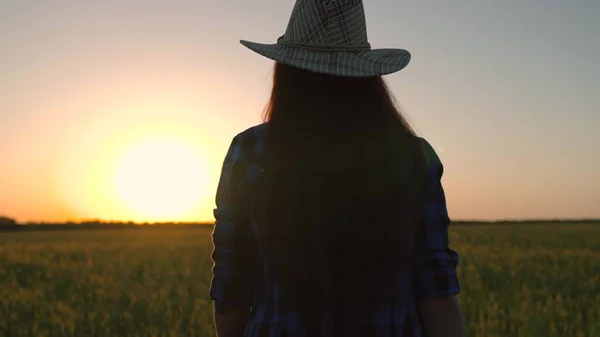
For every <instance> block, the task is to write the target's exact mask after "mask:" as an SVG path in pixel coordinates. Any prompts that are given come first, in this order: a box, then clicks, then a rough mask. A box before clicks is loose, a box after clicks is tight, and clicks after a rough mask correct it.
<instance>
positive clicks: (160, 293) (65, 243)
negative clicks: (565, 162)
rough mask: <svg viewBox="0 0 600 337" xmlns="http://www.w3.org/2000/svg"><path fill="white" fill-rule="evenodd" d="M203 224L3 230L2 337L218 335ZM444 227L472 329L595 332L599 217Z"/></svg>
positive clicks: (599, 311) (488, 332) (599, 294)
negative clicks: (584, 220) (590, 220)
mask: <svg viewBox="0 0 600 337" xmlns="http://www.w3.org/2000/svg"><path fill="white" fill-rule="evenodd" d="M210 231H211V229H210V228H205V227H194V228H192V227H174V228H129V229H114V230H67V231H61V230H55V231H24V232H10V233H9V232H0V336H1V337H5V336H6V337H8V336H11V337H14V336H99V337H100V336H101V337H105V336H106V337H108V336H111V337H113V336H115V337H116V336H144V337H146V336H203V337H204V336H208V337H209V336H214V330H213V326H212V321H211V302H210V299H209V298H208V295H207V293H208V285H209V282H210V268H211V265H212V264H211V261H210V257H209V254H210V251H211V248H212V246H211V242H210ZM451 235H452V238H451V240H452V246H453V247H454V248H455V249H457V250H458V251H459V253H460V254H461V263H460V265H459V269H458V271H459V277H460V281H461V286H462V293H461V303H462V307H463V311H464V315H465V320H466V325H467V330H468V335H469V336H528V337H538V336H539V337H542V336H544V337H547V336H578V337H583V336H585V337H592V336H594V337H595V336H600V224H594V223H590V224H568V223H566V224H565V223H562V224H552V223H547V224H502V225H500V224H498V225H462V226H458V225H457V226H453V228H452V229H451ZM359 248H360V247H359Z"/></svg>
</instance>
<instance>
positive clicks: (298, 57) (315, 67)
mask: <svg viewBox="0 0 600 337" xmlns="http://www.w3.org/2000/svg"><path fill="white" fill-rule="evenodd" d="M240 43H241V44H242V45H244V46H245V47H247V48H248V49H250V50H252V51H254V52H256V53H258V54H260V55H262V56H264V57H267V58H269V59H271V60H274V61H276V62H280V63H283V64H286V65H290V66H294V67H297V68H301V69H305V70H309V71H313V72H317V73H322V74H329V75H336V76H346V77H373V76H383V75H387V74H391V73H394V72H397V71H400V70H402V69H403V68H404V67H406V66H407V65H408V63H409V62H410V57H411V55H410V53H409V52H408V51H407V50H404V49H371V50H367V51H361V52H343V51H339V52H337V51H336V52H323V51H317V50H310V49H304V48H296V47H290V46H285V45H281V44H264V43H257V42H250V41H246V40H240Z"/></svg>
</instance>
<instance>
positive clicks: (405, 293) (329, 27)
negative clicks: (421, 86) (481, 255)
mask: <svg viewBox="0 0 600 337" xmlns="http://www.w3.org/2000/svg"><path fill="white" fill-rule="evenodd" d="M241 43H242V44H243V45H244V46H246V47H248V48H249V49H251V50H253V51H254V52H256V53H258V54H261V55H263V56H265V57H267V58H270V59H272V60H274V61H275V68H274V74H273V88H272V93H271V98H270V101H269V103H268V105H267V108H266V111H265V123H262V124H260V125H257V126H254V127H251V128H249V129H247V130H245V131H243V132H241V133H239V134H238V135H237V136H235V137H234V138H233V141H232V143H231V145H230V148H229V150H228V152H227V155H226V156H225V160H224V163H223V167H222V172H221V178H220V181H219V187H218V190H217V196H216V204H217V208H216V209H215V212H214V215H215V219H216V223H215V228H214V232H213V243H214V251H213V253H212V259H213V261H214V268H213V279H212V283H211V288H210V296H211V298H212V299H213V301H214V304H215V307H214V311H215V323H216V328H217V333H218V335H219V336H220V337H228V336H307V337H318V336H344V337H346V336H350V337H352V336H357V337H358V336H361V337H362V336H369V337H371V336H373V337H377V336H390V337H393V336H394V337H395V336H424V335H427V336H434V337H437V336H464V330H463V323H462V315H461V310H460V306H459V304H458V300H457V297H456V294H457V293H458V292H459V284H458V280H457V276H456V271H455V269H456V265H457V263H458V255H457V253H456V252H455V251H454V250H452V249H450V248H449V246H448V225H449V223H450V220H449V218H448V213H447V210H446V202H445V197H444V191H443V188H442V186H441V183H440V180H441V176H442V172H443V167H442V164H441V162H440V160H439V158H438V156H437V155H436V153H435V151H434V150H433V148H432V147H431V146H430V145H429V143H427V141H425V140H424V139H422V138H419V137H417V136H416V135H415V134H414V132H413V131H412V130H411V128H410V126H409V125H408V123H407V122H406V120H405V118H404V117H403V116H402V114H401V113H400V111H399V109H398V108H397V107H396V105H395V103H394V99H393V97H392V94H391V93H390V92H389V90H388V88H387V86H386V84H385V82H384V80H383V79H382V77H381V76H383V75H386V74H390V73H393V72H397V71H399V70H401V69H403V68H404V67H405V66H406V65H407V64H408V63H409V61H410V53H409V52H408V51H406V50H402V49H371V47H370V45H369V43H368V39H367V33H366V23H365V13H364V7H363V3H362V1H357V0H338V1H315V0H298V1H297V2H296V5H295V7H294V10H293V13H292V15H291V18H290V21H289V25H288V27H287V30H286V32H285V34H284V35H283V36H282V37H280V38H279V39H278V41H277V43H276V44H259V43H253V42H249V41H244V40H242V41H241Z"/></svg>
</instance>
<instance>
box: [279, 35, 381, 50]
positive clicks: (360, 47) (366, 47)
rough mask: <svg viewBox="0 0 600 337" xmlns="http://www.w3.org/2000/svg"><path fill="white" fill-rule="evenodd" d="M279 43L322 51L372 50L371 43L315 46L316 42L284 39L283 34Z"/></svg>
mask: <svg viewBox="0 0 600 337" xmlns="http://www.w3.org/2000/svg"><path fill="white" fill-rule="evenodd" d="M277 43H278V44H280V45H284V46H286V47H295V48H302V49H307V50H312V51H321V52H344V51H345V52H360V51H368V50H371V45H370V44H369V43H366V44H361V45H337V46H315V45H314V44H307V43H297V42H293V43H292V42H288V41H285V40H284V37H283V36H281V37H280V38H279V39H277Z"/></svg>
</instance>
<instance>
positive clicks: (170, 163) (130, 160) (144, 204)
mask: <svg viewBox="0 0 600 337" xmlns="http://www.w3.org/2000/svg"><path fill="white" fill-rule="evenodd" d="M205 179H206V177H205V163H203V162H202V159H201V157H200V155H199V154H198V152H197V151H196V150H195V149H194V148H193V147H192V146H191V145H189V144H186V143H184V142H182V141H178V140H176V139H153V140H148V141H145V142H141V143H139V144H136V145H135V146H133V147H132V148H130V149H127V150H126V151H124V153H123V155H122V157H121V158H119V159H118V160H117V164H116V170H115V172H114V173H113V176H112V184H113V189H114V192H115V195H116V197H117V198H118V199H119V201H120V202H121V203H123V206H125V207H126V208H127V211H128V212H127V213H130V214H131V217H132V218H135V219H144V220H145V221H163V220H166V219H181V218H185V217H188V216H191V214H192V213H193V212H194V210H195V209H196V208H197V207H198V205H199V204H200V202H201V200H202V199H203V198H204V197H205V195H206V193H207V191H206V181H205Z"/></svg>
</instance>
